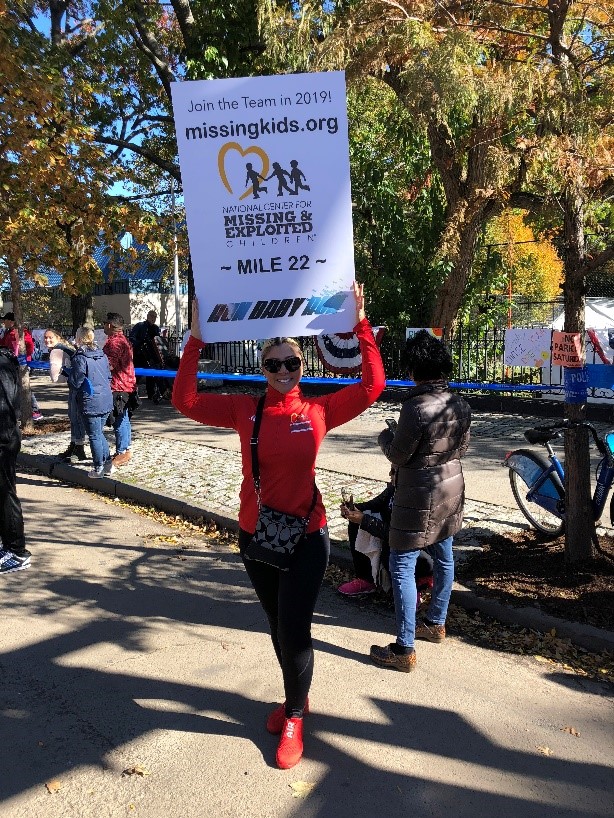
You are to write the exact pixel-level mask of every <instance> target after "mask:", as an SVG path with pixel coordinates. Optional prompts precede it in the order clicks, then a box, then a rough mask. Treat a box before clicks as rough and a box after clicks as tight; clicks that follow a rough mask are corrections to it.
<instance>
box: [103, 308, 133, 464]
mask: <svg viewBox="0 0 614 818" xmlns="http://www.w3.org/2000/svg"><path fill="white" fill-rule="evenodd" d="M104 331H105V335H107V336H108V338H107V342H106V343H105V345H104V347H103V348H102V351H103V352H104V354H105V355H106V356H107V358H108V359H109V366H110V367H111V392H112V393H113V431H114V432H115V449H116V452H115V454H114V455H113V465H114V466H123V465H124V463H127V462H128V461H129V460H131V459H132V452H131V451H130V447H131V446H132V426H131V424H130V405H129V404H130V396H131V395H132V393H133V392H134V390H135V389H136V376H135V374H134V363H133V360H132V344H131V343H130V341H129V340H128V339H127V338H126V336H125V335H124V319H123V317H122V316H121V315H120V314H119V313H118V312H108V313H107V320H106V321H105V322H104Z"/></svg>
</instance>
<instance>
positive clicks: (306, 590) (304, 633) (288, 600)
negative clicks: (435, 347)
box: [173, 283, 385, 769]
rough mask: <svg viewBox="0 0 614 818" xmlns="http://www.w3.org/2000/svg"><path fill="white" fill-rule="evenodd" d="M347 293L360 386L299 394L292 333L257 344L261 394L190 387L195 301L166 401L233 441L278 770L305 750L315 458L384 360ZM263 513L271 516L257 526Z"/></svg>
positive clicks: (363, 396) (371, 389)
mask: <svg viewBox="0 0 614 818" xmlns="http://www.w3.org/2000/svg"><path fill="white" fill-rule="evenodd" d="M353 292H354V297H355V301H356V326H355V327H354V332H355V334H356V335H357V336H358V339H359V342H360V350H361V353H362V380H361V382H360V383H357V384H352V385H351V386H346V387H344V388H342V389H339V390H338V391H337V392H334V393H332V394H329V395H324V396H321V397H316V398H307V397H305V396H304V395H303V393H302V392H301V389H300V386H299V382H300V380H301V376H302V374H303V357H302V353H301V350H300V347H299V346H298V344H297V342H296V341H295V340H294V339H292V338H272V339H271V340H269V341H267V342H266V343H265V345H264V347H263V350H262V371H263V374H264V377H265V378H266V381H267V388H266V393H265V395H264V396H263V398H261V399H260V400H259V399H258V398H257V397H255V396H253V395H210V394H207V393H198V392H197V390H196V373H197V366H198V359H199V356H200V350H201V348H202V347H203V346H204V345H205V342H206V341H205V339H203V337H202V333H201V327H200V323H199V317H198V305H197V303H196V301H195V302H194V306H193V310H192V337H191V338H190V340H189V341H188V343H187V344H186V347H185V351H184V353H183V357H182V358H181V364H180V366H179V371H178V373H177V377H176V379H175V386H174V389H173V404H174V406H175V407H176V408H177V409H178V410H179V411H180V412H182V413H183V414H184V415H187V416H188V417H190V418H193V419H194V420H197V421H199V422H200V423H204V424H206V425H208V426H221V427H225V428H230V429H235V430H236V431H237V432H238V433H239V436H240V439H241V454H242V460H243V482H242V485H241V491H240V500H241V503H240V509H239V527H240V532H239V549H240V551H241V556H242V559H243V562H244V565H245V568H246V570H247V573H248V576H249V578H250V580H251V582H252V585H253V586H254V590H255V591H256V594H257V595H258V599H259V600H260V603H261V604H262V607H263V608H264V611H265V613H266V615H267V617H268V620H269V624H270V627H271V638H272V641H273V647H274V649H275V653H276V655H277V660H278V662H279V664H280V666H281V671H282V675H283V681H284V692H285V702H284V704H281V705H279V706H278V707H277V708H276V709H275V710H273V712H272V713H270V715H269V717H268V719H267V723H266V727H267V730H268V731H269V732H270V733H274V734H281V739H280V742H279V746H278V748H277V766H278V767H280V768H281V769H288V768H290V767H293V766H294V765H295V764H297V763H298V762H299V761H300V759H301V756H302V754H303V716H304V715H305V714H307V713H308V712H309V702H308V698H307V697H308V693H309V688H310V686H311V679H312V675H313V647H312V641H311V621H312V618H313V612H314V609H315V605H316V601H317V598H318V593H319V590H320V585H321V584H322V579H323V577H324V571H325V570H326V566H327V564H328V557H329V552H330V543H329V539H328V530H327V527H326V512H325V510H324V505H323V503H322V497H321V496H320V493H319V491H318V490H317V487H316V485H315V461H316V455H317V452H318V449H319V446H320V444H321V442H322V439H323V438H324V436H325V435H326V433H327V432H328V431H329V430H330V429H333V428H334V427H335V426H340V425H342V424H343V423H347V422H348V421H349V420H352V418H354V417H356V416H357V415H359V414H360V413H361V412H363V411H364V410H365V409H366V408H367V407H368V406H370V405H371V404H372V403H373V402H374V401H375V400H377V398H378V397H379V395H380V394H381V392H382V390H383V389H384V386H385V380H384V378H385V376H384V368H383V365H382V359H381V357H380V354H379V350H378V348H377V345H376V343H375V339H374V337H373V331H372V330H371V326H370V324H369V322H368V321H367V319H366V317H365V310H364V295H363V287H362V285H358V284H356V283H354V285H353ZM254 473H255V474H256V479H254ZM268 512H272V515H273V517H272V518H271V519H269V520H268V521H267V523H266V524H264V525H263V519H264V515H265V513H268ZM282 518H283V523H281V525H280V524H279V520H280V519H282ZM272 519H276V520H277V527H276V530H275V532H274V535H275V536H274V535H271V537H269V539H270V540H271V542H269V543H267V542H266V540H267V537H268V535H269V534H270V532H271V531H272V529H274V528H275V525H274V524H273V523H272V522H271V520H272ZM297 520H298V521H299V523H302V524H303V528H302V530H299V532H298V535H297V536H298V541H297V543H296V546H295V547H294V550H293V551H291V549H290V548H289V546H288V545H287V544H286V546H285V548H284V547H282V548H280V551H284V556H283V559H282V557H281V556H278V554H276V555H275V556H274V557H271V559H269V558H268V557H267V547H268V546H270V545H271V544H272V546H273V548H272V550H276V546H277V545H279V541H282V544H283V543H285V542H286V541H287V538H288V537H289V533H290V527H291V525H292V522H295V521H297ZM286 523H287V526H286ZM299 529H300V526H299ZM269 553H270V552H269ZM278 553H279V552H278ZM286 559H287V562H286ZM273 562H275V563H276V564H275V565H273V564H271V563H273Z"/></svg>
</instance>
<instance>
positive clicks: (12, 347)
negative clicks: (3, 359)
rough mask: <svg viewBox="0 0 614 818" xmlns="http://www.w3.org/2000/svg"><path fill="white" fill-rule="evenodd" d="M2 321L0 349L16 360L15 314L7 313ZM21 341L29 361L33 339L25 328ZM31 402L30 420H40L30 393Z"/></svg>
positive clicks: (40, 417) (34, 400) (35, 401)
mask: <svg viewBox="0 0 614 818" xmlns="http://www.w3.org/2000/svg"><path fill="white" fill-rule="evenodd" d="M2 321H4V335H3V336H2V338H0V349H8V350H9V351H10V352H12V353H13V355H14V356H15V357H16V358H17V357H18V356H19V330H18V329H17V325H16V323H15V313H12V312H7V313H6V314H5V315H3V316H2ZM23 341H24V346H25V348H26V361H31V360H32V354H33V352H34V338H32V334H31V332H30V330H29V329H28V328H27V327H24V328H23ZM31 401H32V420H42V419H43V414H42V412H41V410H40V409H39V406H38V401H37V400H36V397H35V395H34V392H32V393H31Z"/></svg>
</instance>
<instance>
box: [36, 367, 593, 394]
mask: <svg viewBox="0 0 614 818" xmlns="http://www.w3.org/2000/svg"><path fill="white" fill-rule="evenodd" d="M28 366H29V367H30V369H43V370H44V369H49V364H48V363H46V362H45V361H32V362H31V363H29V364H28ZM604 368H605V367H600V369H604ZM577 371H580V370H577ZM134 372H135V374H136V376H137V378H138V377H141V376H144V377H150V378H174V377H175V375H176V374H177V372H176V370H173V369H141V368H140V367H135V370H134ZM196 377H197V378H198V379H199V380H203V381H250V382H251V381H256V382H258V383H264V382H265V378H264V375H236V374H230V373H228V372H198V373H197V375H196ZM301 383H307V384H318V385H319V384H326V385H327V386H336V385H339V386H346V385H347V384H350V383H360V378H302V380H301ZM415 385H416V384H415V383H414V382H413V381H398V380H390V381H386V386H387V387H388V388H397V387H398V388H400V389H409V388H410V387H412V386H415ZM450 387H451V388H452V389H466V390H468V389H477V390H479V391H482V392H543V393H545V394H548V393H549V392H550V393H552V392H554V393H557V394H558V393H559V392H560V391H561V390H562V389H563V388H564V387H563V385H562V384H555V383H546V384H539V383H525V384H505V383H474V382H473V381H450Z"/></svg>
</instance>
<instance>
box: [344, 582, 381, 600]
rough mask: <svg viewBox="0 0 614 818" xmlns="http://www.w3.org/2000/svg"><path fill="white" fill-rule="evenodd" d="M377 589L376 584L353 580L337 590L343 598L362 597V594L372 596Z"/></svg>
mask: <svg viewBox="0 0 614 818" xmlns="http://www.w3.org/2000/svg"><path fill="white" fill-rule="evenodd" d="M375 587H376V586H375V585H374V583H372V582H367V580H366V579H353V580H352V581H351V582H344V583H343V585H340V586H339V587H338V588H337V590H338V591H339V593H340V594H343V596H360V595H361V594H372V593H373V592H374V591H375Z"/></svg>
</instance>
